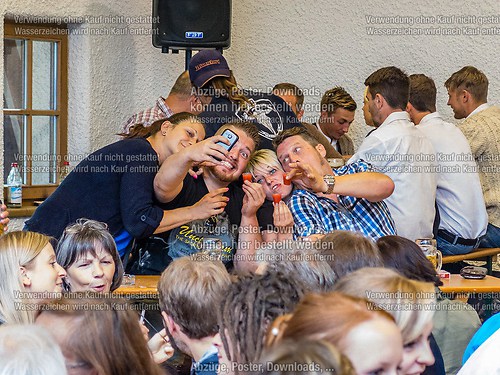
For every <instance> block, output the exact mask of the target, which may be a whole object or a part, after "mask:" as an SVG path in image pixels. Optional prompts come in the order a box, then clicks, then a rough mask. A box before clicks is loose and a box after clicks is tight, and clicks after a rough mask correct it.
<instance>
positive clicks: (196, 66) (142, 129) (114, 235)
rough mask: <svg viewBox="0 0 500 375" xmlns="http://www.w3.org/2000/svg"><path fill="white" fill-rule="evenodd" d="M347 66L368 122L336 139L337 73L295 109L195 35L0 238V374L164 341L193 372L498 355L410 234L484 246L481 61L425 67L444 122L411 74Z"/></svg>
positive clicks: (490, 118)
mask: <svg viewBox="0 0 500 375" xmlns="http://www.w3.org/2000/svg"><path fill="white" fill-rule="evenodd" d="M364 85H365V92H364V98H363V113H364V117H365V122H366V123H367V124H368V125H370V126H372V127H373V128H374V129H373V130H372V131H371V132H370V133H369V134H368V135H367V136H366V138H365V139H364V140H363V142H362V143H361V145H360V146H359V147H357V148H355V147H354V143H353V141H352V140H351V139H350V138H349V136H348V135H347V133H348V130H349V126H350V125H351V123H352V122H353V121H354V114H355V110H356V109H357V104H356V102H355V100H354V99H353V98H352V96H351V95H350V94H349V93H348V92H347V91H346V90H345V89H344V88H342V87H340V86H336V87H334V88H332V89H330V90H328V91H326V92H325V94H324V95H323V97H322V99H321V103H320V113H319V114H318V115H319V118H318V121H317V123H315V124H309V123H303V122H301V119H302V116H303V113H304V111H303V103H304V95H303V94H302V91H301V90H300V88H298V87H297V86H295V85H293V84H291V83H281V84H277V85H276V86H275V87H274V89H273V92H272V93H257V92H255V91H251V90H245V89H243V88H241V87H240V86H239V85H238V84H237V81H236V78H235V75H234V73H233V72H232V71H231V70H230V68H229V65H228V63H227V61H226V60H225V58H224V57H223V56H222V54H220V53H219V52H218V51H212V50H205V51H201V52H199V53H198V54H196V55H195V56H194V57H193V59H192V60H191V63H190V67H189V71H186V72H183V73H182V74H181V75H180V76H179V77H178V79H177V80H176V82H175V84H174V86H173V88H172V90H171V92H170V94H169V95H168V96H167V98H163V97H160V98H159V99H158V100H157V101H156V104H155V106H153V107H152V108H148V109H146V110H144V111H141V112H139V113H137V114H134V115H133V116H131V117H130V118H129V119H128V120H127V121H126V122H125V123H124V124H123V126H122V130H121V134H120V135H121V136H122V138H123V139H122V140H120V141H118V142H116V143H113V144H111V145H108V146H106V147H104V148H102V149H100V150H97V151H95V152H94V153H92V154H90V155H89V156H88V157H87V158H86V159H85V160H83V161H82V162H81V163H80V164H79V165H77V166H76V167H75V168H74V170H73V171H72V172H71V173H70V174H69V175H68V176H67V177H66V178H65V179H64V181H63V182H62V183H61V184H60V186H59V187H58V188H57V189H56V191H55V192H54V193H53V194H52V195H51V196H50V197H49V198H48V199H47V200H46V201H45V202H44V203H43V204H42V205H41V206H40V207H39V208H38V209H37V210H36V211H35V213H34V215H33V217H32V218H31V219H30V220H28V221H27V222H26V225H25V229H24V231H18V232H10V233H6V234H4V235H2V237H0V268H1V269H2V271H3V272H2V274H3V280H2V281H1V282H0V324H1V325H2V327H1V328H0V338H1V340H0V374H5V375H7V374H16V375H23V374H26V375H27V374H32V375H35V374H40V375H42V374H55V373H57V374H66V373H67V374H94V375H95V374H97V375H115V374H161V373H176V372H177V373H182V371H180V370H178V369H176V368H175V366H172V364H171V363H172V359H173V358H175V357H176V356H177V355H179V353H183V355H185V356H188V357H190V358H191V361H192V364H191V367H190V371H191V373H192V374H204V375H212V374H216V373H222V374H224V373H227V374H238V373H259V374H296V373H314V374H319V373H332V374H333V373H334V374H358V375H370V374H387V375H389V374H404V375H410V374H455V373H457V371H458V373H459V374H472V373H474V369H475V368H477V366H478V364H479V363H481V366H486V365H484V364H482V361H485V360H487V361H488V365H487V366H489V367H484V368H485V369H490V370H491V369H493V368H495V369H496V370H498V369H500V362H498V359H497V358H495V356H494V355H493V348H494V344H495V343H496V342H497V341H498V340H499V336H498V333H496V332H495V331H496V329H497V328H498V324H497V323H496V320H497V319H496V320H494V321H492V322H490V323H489V324H488V325H485V326H483V328H481V329H480V330H479V331H478V329H479V327H480V326H481V322H480V320H479V318H478V315H477V313H476V312H475V311H474V309H473V308H471V307H470V306H468V305H467V304H465V303H463V302H459V301H455V300H450V299H448V298H447V296H445V295H444V294H443V293H441V292H440V290H439V286H440V285H442V283H441V281H440V279H439V277H438V275H437V273H436V269H435V268H434V266H433V264H432V263H431V262H430V261H429V260H428V259H427V258H426V257H425V255H424V254H423V252H422V251H421V249H420V248H419V246H418V245H417V244H416V243H415V240H416V239H421V238H433V237H434V238H436V240H437V247H438V249H439V250H441V252H442V253H443V254H446V255H452V254H463V253H467V252H470V251H472V250H474V249H476V248H478V247H500V216H499V213H500V190H499V187H500V183H499V182H500V181H497V179H498V178H499V177H498V176H499V175H500V174H498V170H497V169H496V168H497V166H499V162H500V160H499V155H500V152H499V150H498V148H499V147H500V146H499V145H500V140H498V137H499V134H500V132H499V131H498V129H499V128H500V110H499V109H498V107H495V106H490V105H488V104H487V91H488V80H487V78H486V76H485V75H484V74H483V73H482V72H481V71H479V70H478V69H477V68H474V67H471V66H467V67H464V68H462V69H460V70H459V71H457V72H455V73H453V74H452V75H451V76H450V78H449V79H448V80H447V81H446V83H445V84H444V85H445V87H446V89H447V90H448V95H449V101H448V104H449V105H450V107H451V108H452V109H453V112H454V116H455V118H457V119H463V118H465V121H464V122H463V123H462V124H461V125H460V126H459V127H457V126H456V125H454V124H450V123H446V122H445V121H444V120H443V119H442V117H441V116H440V115H439V114H438V113H437V112H436V91H437V89H436V85H435V83H434V81H433V80H432V79H431V78H430V77H427V76H425V75H423V74H413V75H410V76H408V75H407V74H406V73H404V72H403V71H402V70H401V69H399V68H397V67H384V68H381V69H378V70H376V71H375V72H373V73H372V74H370V76H369V77H368V78H367V79H366V80H365V82H364ZM228 134H229V136H228ZM339 159H341V160H343V162H342V163H341V164H344V162H345V165H343V166H341V165H338V164H335V165H334V166H332V165H333V164H332V162H331V161H332V160H335V161H336V163H337V161H338V160H339ZM6 216H7V214H6V213H2V216H1V217H2V219H3V220H4V223H5V224H7V222H8V218H7V219H5V217H6ZM124 272H129V273H133V274H148V275H161V277H160V281H159V284H158V295H159V310H158V311H157V315H158V319H159V320H160V321H161V322H162V323H163V324H162V327H156V328H158V329H154V330H155V332H149V330H148V328H146V327H145V325H144V318H145V316H144V314H142V316H141V315H140V314H138V313H137V312H136V311H135V310H134V307H133V305H130V304H129V303H128V302H127V301H124V300H122V299H121V298H120V296H119V295H115V294H116V293H114V292H115V291H116V289H117V288H118V287H119V286H120V285H121V283H122V279H123V275H124ZM493 318H495V317H493ZM493 318H492V319H493ZM450 325H451V326H450ZM485 327H487V328H485ZM150 328H154V327H150ZM476 331H478V333H477V334H476ZM474 334H476V335H475V336H474ZM473 336H474V339H473V340H472V341H471V343H470V344H469V341H470V340H471V338H472V337H473ZM19 348H23V349H22V350H21V349H19ZM26 352H29V353H35V352H36V355H35V354H33V355H32V356H28V354H27V353H26ZM464 353H465V356H464V362H465V360H467V362H465V364H464V365H463V363H462V356H463V355H464ZM46 357H50V361H49V360H44V358H46ZM462 365H463V367H462ZM495 366H496V367H495ZM485 371H487V370H485ZM484 373H487V372H484Z"/></svg>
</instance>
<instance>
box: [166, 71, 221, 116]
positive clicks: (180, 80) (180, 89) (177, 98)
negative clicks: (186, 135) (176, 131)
mask: <svg viewBox="0 0 500 375" xmlns="http://www.w3.org/2000/svg"><path fill="white" fill-rule="evenodd" d="M211 100H212V98H211V97H209V96H206V95H202V94H201V93H199V90H198V89H197V88H196V87H194V86H193V85H192V83H191V80H190V79H189V73H188V72H187V71H184V72H183V73H182V74H181V75H180V76H179V77H177V79H176V80H175V83H174V85H173V86H172V88H171V89H170V93H169V94H168V97H167V98H166V99H165V103H166V104H167V105H168V106H169V107H170V109H171V110H172V111H173V112H174V113H179V112H189V113H193V114H195V115H198V114H200V113H201V112H203V110H204V107H205V106H206V105H207V104H209V103H210V101H211Z"/></svg>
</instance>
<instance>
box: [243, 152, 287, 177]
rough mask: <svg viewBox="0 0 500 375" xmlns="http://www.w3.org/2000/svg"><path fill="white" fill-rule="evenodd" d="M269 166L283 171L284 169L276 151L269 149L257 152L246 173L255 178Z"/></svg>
mask: <svg viewBox="0 0 500 375" xmlns="http://www.w3.org/2000/svg"><path fill="white" fill-rule="evenodd" d="M267 166H269V167H273V168H278V169H279V170H281V171H283V167H282V166H281V164H280V162H279V160H278V156H277V155H276V153H275V152H274V151H272V150H268V149H261V150H257V151H255V152H254V154H253V155H252V158H251V159H250V160H249V162H248V164H247V167H246V169H245V172H247V173H251V174H252V175H253V176H254V177H255V173H256V172H257V171H263V170H264V169H265V167H267Z"/></svg>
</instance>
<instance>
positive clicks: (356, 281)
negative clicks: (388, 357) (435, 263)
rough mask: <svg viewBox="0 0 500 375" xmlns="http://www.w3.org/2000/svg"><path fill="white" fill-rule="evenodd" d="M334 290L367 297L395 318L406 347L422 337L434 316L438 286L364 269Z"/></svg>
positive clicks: (382, 271) (378, 270)
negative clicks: (436, 288) (435, 289)
mask: <svg viewBox="0 0 500 375" xmlns="http://www.w3.org/2000/svg"><path fill="white" fill-rule="evenodd" d="M334 290H335V291H338V292H342V293H345V294H348V295H350V296H355V297H363V298H367V299H369V300H370V301H372V302H373V303H375V305H376V306H378V307H379V308H381V309H384V310H386V311H387V312H388V313H389V314H391V315H392V316H393V317H394V320H395V321H396V324H397V326H398V327H399V329H400V331H401V335H402V337H403V344H407V343H409V342H412V341H414V340H415V339H416V338H417V337H419V336H420V335H421V333H422V331H423V329H424V327H425V326H426V325H427V324H428V323H429V322H430V321H432V318H433V316H434V310H435V309H434V305H435V300H436V298H435V291H434V284H432V283H428V282H423V281H415V280H410V279H408V278H406V277H404V276H401V275H400V274H398V273H397V272H395V271H393V270H390V269H387V268H378V267H372V268H361V269H359V270H357V271H354V272H352V273H350V274H348V275H346V276H344V277H343V278H342V279H340V280H339V281H338V282H337V283H336V284H335V286H334Z"/></svg>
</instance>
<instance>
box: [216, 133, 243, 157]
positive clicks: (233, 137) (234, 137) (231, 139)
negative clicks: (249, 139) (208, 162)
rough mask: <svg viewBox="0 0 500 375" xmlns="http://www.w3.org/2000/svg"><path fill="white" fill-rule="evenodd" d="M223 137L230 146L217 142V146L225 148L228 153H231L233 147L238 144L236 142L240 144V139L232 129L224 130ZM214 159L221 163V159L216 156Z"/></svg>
mask: <svg viewBox="0 0 500 375" xmlns="http://www.w3.org/2000/svg"><path fill="white" fill-rule="evenodd" d="M221 136H223V137H224V138H226V139H227V140H228V141H229V144H226V143H224V142H221V141H219V142H216V143H215V144H216V145H219V146H222V147H224V148H225V149H226V150H227V151H229V150H231V149H232V148H233V146H234V145H235V144H236V142H238V138H239V137H238V134H236V133H235V132H233V131H232V130H231V129H226V130H224V131H223V132H222V134H221ZM213 158H214V159H215V160H217V161H221V159H219V158H217V157H215V156H214V157H213Z"/></svg>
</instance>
